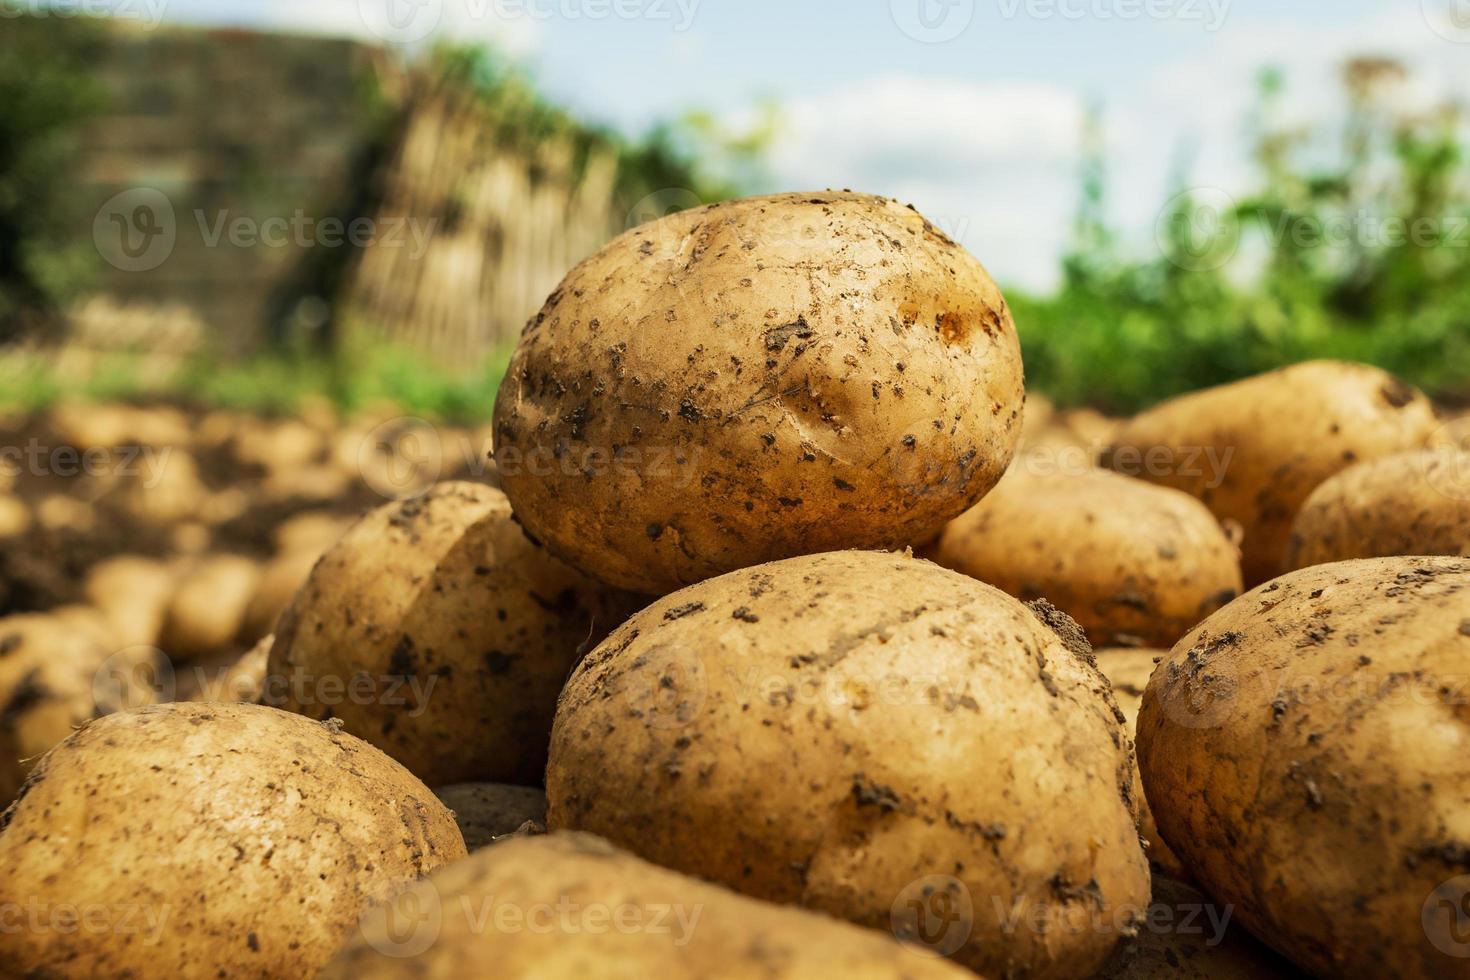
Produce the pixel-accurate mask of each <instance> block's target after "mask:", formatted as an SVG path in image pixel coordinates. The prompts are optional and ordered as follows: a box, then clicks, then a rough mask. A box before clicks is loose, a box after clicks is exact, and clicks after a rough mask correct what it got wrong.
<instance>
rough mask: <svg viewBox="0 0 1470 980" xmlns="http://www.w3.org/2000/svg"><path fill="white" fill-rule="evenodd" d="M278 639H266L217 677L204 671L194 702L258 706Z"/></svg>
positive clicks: (193, 696)
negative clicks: (229, 702)
mask: <svg viewBox="0 0 1470 980" xmlns="http://www.w3.org/2000/svg"><path fill="white" fill-rule="evenodd" d="M275 641H276V638H275V637H274V636H266V637H263V638H262V639H261V640H260V642H258V643H256V644H255V646H253V647H251V648H250V650H249V651H247V652H246V653H244V654H243V655H241V657H240V659H238V660H236V661H235V662H234V663H232V664H230V665H229V666H228V667H226V668H225V669H224V670H222V671H219V672H217V673H215V674H214V675H213V676H209V675H208V674H204V673H203V671H202V670H201V674H202V676H201V677H200V684H199V687H198V690H196V691H195V692H194V693H193V695H192V696H191V697H190V698H189V700H190V701H234V702H238V703H241V704H256V703H257V702H259V701H260V697H261V694H262V693H264V690H265V675H266V670H267V668H268V665H269V663H270V655H271V645H272V644H274V643H275Z"/></svg>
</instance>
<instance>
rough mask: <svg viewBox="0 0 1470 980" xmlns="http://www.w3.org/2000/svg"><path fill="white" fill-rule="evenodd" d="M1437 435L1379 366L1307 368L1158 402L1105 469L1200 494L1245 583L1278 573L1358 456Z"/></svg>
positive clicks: (1418, 405) (1417, 399) (1121, 439)
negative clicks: (1304, 511) (1296, 536)
mask: <svg viewBox="0 0 1470 980" xmlns="http://www.w3.org/2000/svg"><path fill="white" fill-rule="evenodd" d="M1434 428H1435V420H1434V410H1433V408H1432V407H1431V406H1430V404H1429V401H1428V399H1426V398H1425V397H1424V396H1423V395H1422V394H1420V393H1419V392H1418V391H1416V390H1414V389H1413V388H1410V387H1409V386H1407V385H1405V384H1404V383H1403V382H1401V381H1399V380H1397V379H1395V378H1394V377H1392V376H1391V375H1388V374H1385V373H1384V372H1382V371H1380V370H1378V369H1377V368H1373V367H1368V366H1367V365H1363V364H1343V363H1339V362H1335V361H1311V362H1308V363H1305V364H1298V365H1295V366H1294V367H1289V368H1285V369H1283V370H1280V371H1273V372H1271V373H1269V374H1263V375H1260V376H1258V377H1254V378H1249V379H1247V380H1245V381H1238V382H1235V383H1234V384H1228V385H1223V386H1221V387H1218V388H1211V389H1208V390H1206V391H1200V392H1195V393H1194V394H1190V395H1184V396H1182V397H1180V398H1175V399H1173V400H1171V401H1168V402H1165V403H1164V404H1162V405H1159V406H1158V407H1156V408H1154V409H1152V410H1150V411H1148V412H1145V413H1143V414H1142V415H1140V416H1138V417H1137V418H1135V419H1133V420H1132V421H1131V422H1129V423H1127V424H1126V425H1124V426H1123V428H1122V430H1121V431H1120V432H1119V433H1118V435H1117V436H1116V438H1115V439H1114V441H1113V445H1112V446H1111V448H1110V449H1109V450H1108V451H1107V452H1106V453H1105V462H1106V463H1107V464H1108V465H1109V466H1111V467H1112V468H1113V469H1115V470H1118V471H1120V472H1123V473H1127V474H1129V475H1130V476H1139V477H1142V478H1143V479H1146V480H1150V481H1152V482H1155V483H1160V484H1163V485H1165V486H1171V487H1175V488H1177V489H1180V490H1184V491H1187V492H1189V493H1191V494H1193V495H1194V496H1196V497H1199V498H1200V499H1201V500H1203V501H1204V502H1205V504H1206V505H1207V506H1208V507H1209V508H1210V510H1211V511H1213V512H1214V514H1215V516H1216V517H1218V518H1220V519H1221V520H1222V521H1224V520H1231V521H1236V522H1238V523H1239V524H1240V525H1241V527H1242V528H1243V529H1244V532H1245V539H1244V542H1243V544H1242V547H1241V550H1242V565H1243V567H1244V571H1245V584H1246V585H1247V586H1255V585H1258V584H1260V583H1261V582H1264V581H1266V580H1267V579H1270V578H1272V577H1274V576H1276V575H1278V574H1280V572H1281V571H1282V561H1283V558H1284V557H1285V554H1286V545H1287V539H1288V538H1289V537H1290V535H1291V524H1292V521H1293V520H1294V519H1295V518H1296V514H1297V511H1298V510H1299V509H1300V508H1301V505H1302V504H1303V503H1305V502H1306V499H1307V497H1308V495H1310V494H1311V492H1312V491H1313V490H1315V489H1316V488H1317V487H1318V485H1320V484H1321V483H1322V481H1323V480H1326V479H1327V478H1328V477H1330V476H1332V475H1333V474H1334V473H1336V472H1338V471H1339V470H1342V469H1344V468H1345V467H1347V466H1350V465H1352V464H1353V463H1355V462H1357V461H1359V460H1365V459H1374V458H1376V457H1379V456H1386V455H1389V454H1391V453H1396V452H1402V451H1404V450H1408V449H1412V448H1415V447H1417V446H1419V445H1420V444H1422V443H1423V442H1424V440H1425V439H1426V438H1428V436H1429V434H1430V433H1431V432H1432V431H1433V430H1434Z"/></svg>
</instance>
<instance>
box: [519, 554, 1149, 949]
mask: <svg viewBox="0 0 1470 980" xmlns="http://www.w3.org/2000/svg"><path fill="white" fill-rule="evenodd" d="M877 596H882V597H883V598H882V600H881V601H875V597H877ZM1051 612H1052V614H1053V615H1056V614H1055V611H1054V610H1052V611H1051ZM1060 618H1061V619H1062V620H1063V621H1064V620H1065V617H1060ZM1065 626H1067V627H1070V628H1071V630H1073V631H1074V633H1075V643H1076V644H1077V649H1078V651H1080V652H1074V650H1072V649H1069V648H1068V647H1066V646H1064V643H1063V640H1062V638H1061V636H1060V635H1059V634H1058V633H1057V632H1054V630H1053V629H1052V628H1049V627H1048V626H1047V625H1046V624H1044V623H1043V622H1042V621H1041V619H1040V618H1038V616H1037V615H1036V614H1034V613H1033V612H1032V611H1031V610H1029V609H1027V608H1026V607H1025V606H1023V605H1022V604H1021V603H1020V602H1018V601H1016V600H1015V599H1012V598H1010V597H1009V596H1006V595H1004V594H1003V593H1001V592H999V591H998V590H996V589H993V588H991V587H990V586H987V585H984V584H982V583H980V582H976V581H973V580H971V579H967V578H965V577H964V576H960V575H956V574H954V573H952V572H949V571H946V570H944V569H941V568H939V567H938V566H936V565H933V564H930V563H929V562H925V561H920V560H917V559H913V558H908V557H905V556H902V555H891V554H886V553H878V552H836V553H829V554H823V555H813V556H807V557H803V558H793V559H787V560H785V561H781V562H774V563H771V564H768V565H764V566H758V567H756V568H752V569H748V570H744V571H740V572H734V573H731V574H729V575H726V576H723V577H720V578H717V579H714V580H711V581H708V582H704V583H702V584H700V585H696V586H691V587H690V588H688V589H685V590H683V591H681V592H678V593H675V594H674V595H671V596H669V597H667V598H665V599H662V600H660V601H658V602H656V603H654V604H653V605H651V606H649V607H648V608H647V609H645V610H643V611H642V612H640V613H639V614H638V615H636V616H634V617H633V618H632V619H630V620H629V621H628V622H627V623H625V624H624V625H623V626H622V627H621V628H619V629H618V630H617V631H615V632H614V633H613V635H612V636H610V637H609V638H608V639H607V640H606V641H605V642H604V643H603V644H602V645H601V646H600V647H598V649H597V650H595V651H594V652H593V653H591V654H589V655H588V657H587V658H586V660H585V661H584V662H583V663H582V665H581V666H580V667H579V668H578V669H577V671H576V673H575V674H573V676H572V678H571V679H570V680H569V681H568V683H567V687H566V690H565V691H564V692H563V694H562V700H561V703H560V705H559V707H558V710H557V719H556V728H555V730H554V732H553V736H552V751H551V761H550V764H549V766H548V768H547V781H546V786H547V799H548V804H549V809H548V825H549V826H550V827H551V829H553V830H557V829H572V830H585V831H589V832H592V833H597V834H600V835H603V836H606V837H608V838H609V839H610V840H613V841H614V842H615V843H617V844H619V845H620V846H624V847H628V848H629V849H631V850H633V851H634V852H635V853H638V854H639V855H641V856H642V857H645V858H647V859H649V860H652V861H654V862H655V863H658V864H662V865H665V866H667V867H672V868H676V869H677V870H680V871H683V872H685V873H687V874H693V875H697V876H699V877H702V878H706V879H709V880H712V881H715V882H718V883H721V884H724V885H727V886H729V887H731V888H735V889H737V890H739V891H741V892H743V893H746V894H749V895H752V896H754V897H757V898H762V899H766V900H769V901H776V902H781V903H788V904H800V905H803V906H806V907H808V908H813V909H817V910H820V911H824V912H827V913H830V914H832V915H835V916H837V917H839V918H845V919H848V920H850V921H853V922H857V923H859V924H862V925H867V926H870V927H873V928H878V929H887V928H890V926H891V923H892V917H893V915H894V914H895V913H894V908H895V905H902V904H903V901H904V900H905V896H908V897H912V896H911V895H909V891H910V890H912V889H914V888H915V887H917V886H918V885H919V884H920V883H922V882H924V881H925V880H926V879H929V878H930V876H948V878H946V879H945V885H944V887H945V888H952V889H953V890H954V892H955V902H956V903H957V904H956V906H955V907H956V908H957V909H958V908H961V907H962V906H963V896H964V895H968V896H969V898H970V900H971V902H972V905H973V909H972V911H970V912H966V913H965V916H966V922H967V924H968V925H969V926H970V929H969V931H968V932H967V933H965V935H968V937H969V941H968V942H967V943H966V944H965V945H964V946H963V947H962V948H958V949H956V950H954V951H953V958H954V959H956V960H957V961H958V962H960V963H962V964H964V965H966V966H968V967H970V968H972V969H975V970H977V971H979V972H982V973H990V974H992V975H994V976H1014V977H1083V976H1087V975H1088V974H1089V973H1090V971H1091V970H1093V969H1095V968H1096V967H1097V966H1099V965H1101V963H1102V961H1103V960H1104V959H1105V958H1106V957H1107V955H1108V952H1109V951H1110V950H1111V948H1112V946H1113V944H1114V942H1115V941H1116V940H1117V938H1118V934H1119V932H1127V931H1129V929H1131V927H1132V919H1131V918H1130V915H1132V914H1133V913H1139V912H1141V911H1142V909H1143V908H1144V907H1145V904H1146V902H1147V900H1148V865H1147V862H1146V860H1145V859H1144V857H1143V853H1142V848H1141V846H1140V844H1139V840H1138V831H1137V826H1136V799H1135V797H1134V795H1133V794H1134V792H1135V791H1134V786H1133V783H1134V775H1133V765H1134V763H1133V759H1132V748H1131V744H1130V741H1129V739H1128V736H1127V733H1126V731H1125V729H1124V726H1123V724H1122V716H1121V715H1119V714H1118V713H1117V706H1116V705H1115V704H1114V702H1113V699H1112V695H1111V693H1110V691H1109V689H1108V685H1107V682H1106V681H1105V680H1104V678H1103V677H1102V675H1101V674H1099V673H1098V672H1097V669H1096V667H1095V666H1094V665H1093V664H1092V663H1091V658H1090V654H1089V653H1088V652H1087V645H1086V641H1085V640H1084V639H1083V638H1082V636H1081V633H1080V631H1078V630H1077V628H1076V625H1075V624H1073V623H1070V622H1065ZM1002 759H1003V760H1005V761H1004V762H999V761H997V760H1002ZM1038 794H1039V795H1038ZM1059 799H1075V800H1088V801H1090V803H1089V805H1088V806H1087V807H1059V806H1057V805H1056V801H1057V800H1059ZM926 894H927V893H926ZM1001 910H1009V911H1008V912H1007V913H1006V914H1007V915H1010V914H1014V915H1016V916H1018V918H1017V919H1015V920H1014V921H1010V922H1007V921H1004V918H1003V916H1002V912H1001ZM1033 917H1035V918H1036V919H1040V920H1042V921H1043V923H1044V927H1045V928H1037V927H1036V925H1035V920H1034V919H1033ZM961 938H963V937H961Z"/></svg>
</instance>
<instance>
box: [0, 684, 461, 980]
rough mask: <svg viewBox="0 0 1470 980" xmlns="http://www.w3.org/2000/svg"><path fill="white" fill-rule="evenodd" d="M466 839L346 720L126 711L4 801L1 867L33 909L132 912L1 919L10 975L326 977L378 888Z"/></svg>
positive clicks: (202, 707) (242, 709) (242, 708)
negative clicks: (344, 725) (77, 923)
mask: <svg viewBox="0 0 1470 980" xmlns="http://www.w3.org/2000/svg"><path fill="white" fill-rule="evenodd" d="M464 855H465V850H464V842H463V841H462V840H460V837H459V831H458V830H457V829H456V828H455V826H454V818H453V816H452V815H451V814H450V813H449V811H448V810H447V809H445V808H444V806H443V804H441V803H440V802H439V801H438V800H437V799H435V798H434V795H433V794H432V793H430V792H429V790H428V789H427V788H426V787H425V786H423V785H422V784H421V783H419V782H418V781H417V780H416V779H414V778H413V777H412V776H411V775H409V774H408V772H407V771H405V770H404V769H403V768H402V767H401V766H398V765H396V764H395V763H393V762H392V761H391V760H390V759H388V758H387V757H386V756H384V755H383V754H382V753H380V752H378V751H377V750H376V749H373V748H372V747H371V746H369V745H366V744H365V743H363V742H360V741H358V740H357V739H355V738H352V737H351V736H348V735H345V734H342V733H341V732H339V731H338V730H337V729H336V727H335V726H330V725H322V724H318V723H316V722H312V721H309V720H308V719H305V718H301V717H299V716H296V715H291V714H287V713H286V712H282V711H277V710H275V709H273V708H265V707H258V706H255V705H232V704H187V703H181V704H168V705H158V706H153V707H146V708H140V709H137V710H135V711H128V712H122V713H119V714H115V715H110V716H108V717H107V718H104V719H102V720H100V721H96V722H93V723H92V724H90V725H87V726H86V727H84V728H82V729H81V730H79V731H78V732H76V733H75V734H73V735H72V736H71V737H70V738H68V739H67V740H66V741H65V742H63V743H62V744H61V745H59V746H57V747H56V748H55V749H53V750H52V751H51V752H49V753H48V754H47V755H46V756H45V757H44V758H43V759H42V760H41V761H40V762H39V763H38V764H37V766H36V770H35V772H34V773H33V774H32V776H31V779H30V780H29V781H28V782H27V784H26V789H25V790H24V791H23V792H22V795H21V797H20V798H19V799H18V800H17V801H16V803H15V804H14V805H13V806H12V807H11V808H10V809H9V810H8V811H7V812H6V813H5V815H4V816H3V817H0V881H3V882H5V894H6V897H7V899H10V900H12V901H15V902H17V903H20V904H21V905H22V907H24V908H28V907H30V906H31V904H32V903H34V905H35V906H36V907H40V908H43V909H45V908H52V907H56V906H75V907H77V908H82V909H87V908H91V909H101V910H107V911H108V912H109V913H110V914H112V915H116V916H117V918H115V919H109V921H108V923H107V925H108V926H109V928H107V929H103V930H94V929H78V930H75V931H61V930H58V929H39V930H37V929H21V930H15V931H12V930H4V931H0V974H3V975H6V976H37V977H55V978H66V977H105V976H138V977H151V976H168V977H181V978H206V977H209V978H212V977H259V978H268V977H285V976H311V975H313V973H314V971H315V970H317V969H318V968H320V967H321V965H322V964H323V963H325V962H326V960H327V959H328V958H330V956H331V954H332V952H333V951H334V950H335V949H336V948H337V946H338V945H340V943H341V942H342V940H343V939H344V938H345V937H346V935H347V934H348V932H349V931H350V930H351V929H352V928H353V927H354V926H356V924H357V921H358V915H359V914H360V912H362V911H364V910H365V909H366V908H367V907H368V906H369V905H370V904H371V903H373V902H376V901H378V900H381V899H384V898H386V897H388V896H389V895H390V894H391V893H392V892H393V891H394V890H395V889H396V888H398V887H400V886H402V885H404V884H406V883H407V882H409V881H411V880H413V879H415V878H417V877H419V876H421V875H424V874H428V873H429V872H431V871H434V870H435V869H437V868H439V867H440V866H442V865H444V864H446V863H448V862H449V861H452V860H455V859H457V858H461V857H464ZM129 909H131V910H134V912H135V913H136V915H135V916H134V917H130V918H128V919H126V920H124V919H123V918H122V916H123V914H124V913H125V912H126V910H129ZM150 915H151V916H152V917H151V918H150ZM128 930H135V931H136V934H129V933H128ZM151 939H156V940H157V941H156V942H149V941H148V940H151Z"/></svg>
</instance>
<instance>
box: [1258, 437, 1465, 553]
mask: <svg viewBox="0 0 1470 980" xmlns="http://www.w3.org/2000/svg"><path fill="white" fill-rule="evenodd" d="M1466 554H1470V452H1460V451H1458V450H1453V449H1437V450H1436V449H1420V450H1416V451H1414V452H1410V453H1399V454H1397V455H1395V456H1385V457H1383V458H1382V459H1375V460H1369V461H1368V462H1365V463H1358V464H1357V465H1356V466H1350V467H1348V468H1347V469H1345V470H1343V471H1342V472H1341V473H1339V474H1337V475H1336V476H1334V477H1332V478H1331V479H1330V480H1327V481H1326V482H1325V483H1323V484H1322V485H1321V486H1320V487H1318V488H1317V489H1316V490H1314V491H1313V492H1312V495H1311V496H1310V497H1308V498H1307V502H1306V503H1305V504H1303V505H1302V509H1301V511H1300V512H1299V513H1298V514H1297V516H1296V522H1295V523H1294V524H1293V525H1292V529H1291V543H1290V545H1289V546H1288V548H1287V554H1286V564H1287V566H1288V567H1289V568H1293V569H1296V568H1305V567H1306V566H1308V565H1325V564H1327V563H1329V562H1335V561H1346V560H1347V559H1350V558H1388V557H1390V556H1393V555H1466Z"/></svg>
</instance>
